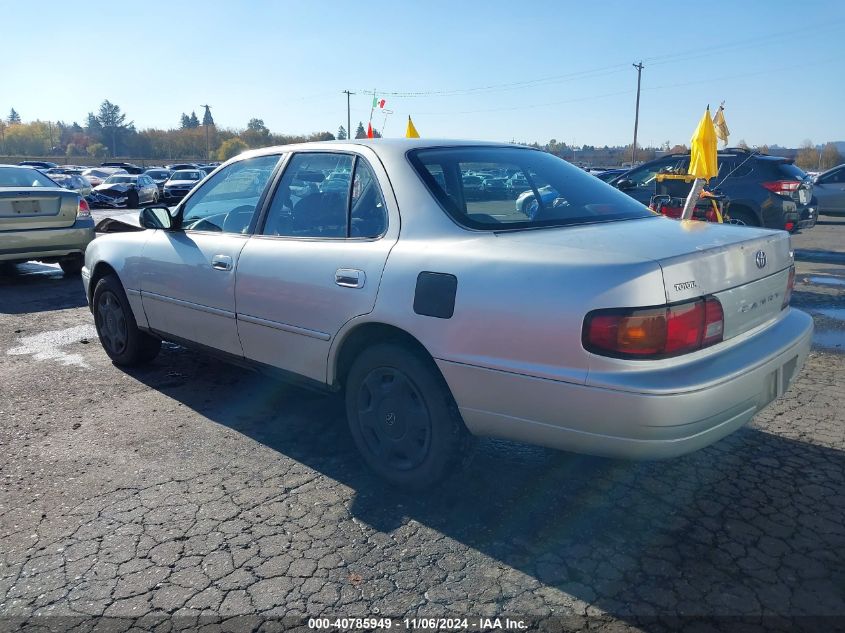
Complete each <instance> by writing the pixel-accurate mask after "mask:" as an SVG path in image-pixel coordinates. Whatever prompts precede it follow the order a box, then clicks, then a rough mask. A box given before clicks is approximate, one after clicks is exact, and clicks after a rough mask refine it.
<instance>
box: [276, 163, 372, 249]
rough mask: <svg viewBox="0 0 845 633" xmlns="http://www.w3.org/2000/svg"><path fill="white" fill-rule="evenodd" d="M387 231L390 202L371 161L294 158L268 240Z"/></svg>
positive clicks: (369, 234) (278, 191)
mask: <svg viewBox="0 0 845 633" xmlns="http://www.w3.org/2000/svg"><path fill="white" fill-rule="evenodd" d="M386 227H387V215H386V213H385V208H384V199H383V197H382V194H381V190H380V189H379V186H378V183H377V182H376V179H375V176H374V175H373V172H372V169H371V168H370V166H369V165H368V164H367V162H366V161H365V160H364V159H363V158H361V157H356V156H352V155H351V154H340V153H332V152H312V153H306V152H303V153H299V154H295V155H294V156H293V158H292V159H291V161H290V163H289V164H288V166H287V167H286V168H285V172H284V174H283V175H282V179H281V181H280V182H279V186H278V187H277V189H276V193H275V195H274V196H273V201H272V202H271V204H270V209H269V210H268V212H267V219H266V221H265V222H264V227H263V230H262V234H263V235H276V236H282V237H310V238H347V237H377V236H379V235H381V234H382V233H384V231H385V228H386Z"/></svg>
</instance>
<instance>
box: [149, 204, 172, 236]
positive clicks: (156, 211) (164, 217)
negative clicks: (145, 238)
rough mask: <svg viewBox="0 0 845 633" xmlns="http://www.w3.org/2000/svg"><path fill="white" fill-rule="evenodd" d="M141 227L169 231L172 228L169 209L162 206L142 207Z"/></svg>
mask: <svg viewBox="0 0 845 633" xmlns="http://www.w3.org/2000/svg"><path fill="white" fill-rule="evenodd" d="M141 226H143V227H144V228H145V229H164V230H165V231H169V230H170V229H172V228H173V216H171V215H170V209H168V208H167V207H166V206H164V205H157V206H154V207H144V208H143V209H142V210H141Z"/></svg>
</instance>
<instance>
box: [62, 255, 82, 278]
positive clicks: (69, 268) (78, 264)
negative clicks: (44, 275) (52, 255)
mask: <svg viewBox="0 0 845 633" xmlns="http://www.w3.org/2000/svg"><path fill="white" fill-rule="evenodd" d="M84 263H85V260H84V259H83V257H82V255H73V256H72V257H68V258H67V259H63V260H61V261H60V262H59V266H61V267H62V272H64V274H65V275H78V274H79V273H80V272H82V266H83V265H84Z"/></svg>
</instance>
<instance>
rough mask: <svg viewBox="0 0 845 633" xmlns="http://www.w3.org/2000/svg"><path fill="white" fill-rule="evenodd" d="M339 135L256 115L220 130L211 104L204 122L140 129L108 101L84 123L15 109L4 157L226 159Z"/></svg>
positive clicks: (5, 130)
mask: <svg viewBox="0 0 845 633" xmlns="http://www.w3.org/2000/svg"><path fill="white" fill-rule="evenodd" d="M334 138H335V135H334V134H332V133H331V132H315V133H312V134H307V135H302V134H274V133H272V132H270V130H269V129H268V128H267V126H266V125H265V124H264V121H263V120H262V119H259V118H252V119H250V120H249V122H248V123H247V125H246V128H244V129H243V130H237V129H234V130H233V129H223V128H218V127H217V126H216V125H215V123H214V119H213V117H212V115H211V111H210V108H209V107H208V106H206V107H205V113H204V115H203V118H202V121H200V119H199V117H198V116H197V114H196V112H191V114H190V115H187V114H186V113H184V112H183V113H182V116H181V118H180V119H179V125H178V127H174V128H172V129H167V130H163V129H157V128H147V129H143V130H139V129H137V128H136V126H135V123H134V121H131V120H127V115H126V113H125V112H123V111H122V110H121V108H120V106H118V105H117V104H114V103H112V102H111V101H109V100H108V99H106V100H104V101H103V102H102V103H101V104H100V106H99V109H98V110H97V111H96V112H89V113H88V116H87V117H86V118H85V121H84V123H83V124H82V125H80V124H79V123H78V122H76V121H74V122H72V123H66V122H64V121H55V122H54V121H31V122H28V123H24V122H23V120H22V118H21V115H20V114H19V113H18V112H17V111H16V110H15V109H14V108H12V109H11V110H10V112H9V115H8V116H7V117H6V119H5V120H2V119H0V155H4V156H55V157H59V156H64V157H66V158H68V159H71V158H73V157H74V156H88V157H92V158H106V157H117V156H126V157H134V158H145V159H152V160H155V159H162V160H174V159H186V158H196V159H212V158H215V159H217V160H226V159H228V158H231V157H232V156H235V155H237V154H239V153H240V152H242V151H244V150H247V149H253V148H257V147H267V146H269V145H287V144H290V143H303V142H306V141H325V140H332V139H334Z"/></svg>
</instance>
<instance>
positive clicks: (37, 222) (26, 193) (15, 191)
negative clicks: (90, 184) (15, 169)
mask: <svg viewBox="0 0 845 633" xmlns="http://www.w3.org/2000/svg"><path fill="white" fill-rule="evenodd" d="M78 207H79V198H78V196H77V195H76V194H75V193H73V192H70V191H68V192H64V191H58V190H56V189H52V188H49V187H33V188H32V189H31V190H21V189H19V188H7V187H0V231H25V230H31V229H52V228H65V227H69V226H73V223H74V222H76V212H77V209H78Z"/></svg>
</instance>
